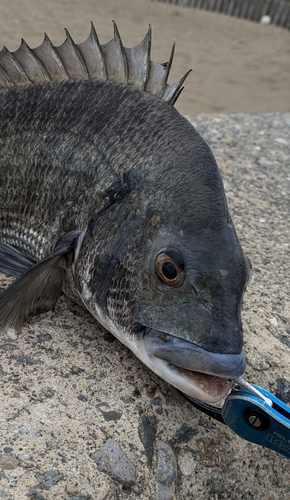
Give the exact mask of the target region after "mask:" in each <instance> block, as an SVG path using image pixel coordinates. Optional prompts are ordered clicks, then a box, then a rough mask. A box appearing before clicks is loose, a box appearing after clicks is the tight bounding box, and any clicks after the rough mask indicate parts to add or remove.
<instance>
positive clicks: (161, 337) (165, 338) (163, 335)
mask: <svg viewBox="0 0 290 500" xmlns="http://www.w3.org/2000/svg"><path fill="white" fill-rule="evenodd" d="M158 338H159V339H160V340H163V342H168V338H167V337H166V335H165V333H161V335H158Z"/></svg>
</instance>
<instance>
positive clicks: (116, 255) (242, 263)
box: [74, 156, 250, 402]
mask: <svg viewBox="0 0 290 500" xmlns="http://www.w3.org/2000/svg"><path fill="white" fill-rule="evenodd" d="M137 184H138V189H132V190H129V191H128V193H127V194H126V196H125V197H124V198H123V199H122V200H117V201H114V203H112V204H111V205H110V206H109V208H108V209H107V210H104V211H103V212H102V213H101V215H98V216H96V217H93V218H92V219H91V221H90V223H89V225H88V228H86V229H85V230H84V231H83V233H82V235H81V236H80V239H79V243H78V247H77V249H76V256H75V263H74V275H75V280H76V284H77V288H78V290H79V293H80V295H81V297H82V300H83V302H84V303H85V305H86V307H87V308H88V309H89V310H90V311H91V313H92V314H93V315H94V316H95V317H96V318H97V319H98V321H99V322H100V323H101V324H103V325H104V326H105V328H107V329H108V330H109V331H111V333H113V334H114V335H115V336H116V337H117V338H118V339H119V340H120V341H121V342H123V343H124V344H125V345H127V346H128V347H129V348H130V349H131V350H132V351H133V352H134V353H135V354H136V355H137V357H139V358H140V359H141V361H143V362H144V363H145V364H146V365H147V366H148V367H149V368H151V369H152V370H153V371H154V372H155V373H157V374H158V375H159V376H160V377H162V378H163V379H165V380H166V381H168V382H169V383H171V384H172V385H173V386H175V387H176V388H178V389H180V390H181V391H182V392H184V393H186V394H188V395H189V396H191V397H194V398H197V399H200V400H203V401H207V402H216V401H219V400H221V399H222V398H223V397H225V395H226V394H227V393H228V391H229V385H228V383H227V379H234V378H237V377H239V376H241V375H242V373H243V372H244V369H245V358H244V355H243V354H242V345H243V335H242V324H241V314H240V311H241V304H242V299H243V294H244V290H245V287H246V284H247V282H248V280H249V275H250V263H249V260H248V259H247V257H245V255H244V253H243V251H242V248H241V246H240V243H239V241H238V238H237V235H236V232H235V228H234V225H233V223H232V220H231V218H230V216H229V212H228V207H227V203H226V198H225V195H224V190H223V185H222V181H221V178H220V174H219V172H218V168H217V166H216V164H215V160H214V159H213V157H211V156H210V158H209V160H208V159H207V160H206V161H204V162H202V161H201V162H200V163H197V161H196V159H195V158H185V159H184V158H177V159H175V160H174V161H168V162H164V164H163V165H162V168H159V169H158V172H157V173H156V172H155V173H154V174H151V175H147V176H146V179H143V180H142V179H140V180H139V182H138V183H137Z"/></svg>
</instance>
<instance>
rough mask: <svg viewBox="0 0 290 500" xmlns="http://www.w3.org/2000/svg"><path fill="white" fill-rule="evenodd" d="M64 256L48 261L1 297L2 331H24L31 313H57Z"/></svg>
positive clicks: (39, 263) (23, 277)
mask: <svg viewBox="0 0 290 500" xmlns="http://www.w3.org/2000/svg"><path fill="white" fill-rule="evenodd" d="M63 259H64V257H63V256H59V255H58V256H56V257H52V258H49V259H48V258H46V259H44V260H43V261H40V262H38V263H37V264H35V265H34V266H33V267H31V268H30V269H29V270H28V271H26V272H25V273H24V274H22V275H21V276H20V277H19V278H17V279H16V280H15V281H14V282H13V283H12V284H11V285H10V286H9V287H8V288H7V289H6V290H5V291H4V292H3V293H2V294H1V295H0V331H2V332H5V331H9V330H13V331H15V332H17V333H19V332H20V331H21V328H22V326H23V323H24V321H25V318H26V317H27V315H28V314H29V313H31V314H37V313H40V312H45V311H49V310H50V309H53V308H54V306H55V304H56V302H57V299H58V297H59V294H60V292H61V287H62V283H63V278H64V272H65V270H64V267H63V265H61V264H63Z"/></svg>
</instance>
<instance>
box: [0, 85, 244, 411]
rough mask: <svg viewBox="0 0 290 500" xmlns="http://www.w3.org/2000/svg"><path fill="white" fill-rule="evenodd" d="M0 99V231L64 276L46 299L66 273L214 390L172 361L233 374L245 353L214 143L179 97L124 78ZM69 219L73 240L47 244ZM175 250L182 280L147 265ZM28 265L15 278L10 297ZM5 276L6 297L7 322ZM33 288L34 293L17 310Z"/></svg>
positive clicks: (111, 319)
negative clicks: (169, 279) (176, 104)
mask: <svg viewBox="0 0 290 500" xmlns="http://www.w3.org/2000/svg"><path fill="white" fill-rule="evenodd" d="M0 109H1V113H0V150H1V155H0V244H1V243H4V244H6V243H7V244H9V245H12V246H14V247H15V248H16V249H18V250H20V251H21V252H22V253H23V254H24V255H26V256H27V257H29V258H30V259H32V260H34V261H35V262H36V261H39V260H41V259H45V260H44V263H43V264H40V265H39V269H42V270H44V274H42V279H45V280H46V279H48V278H46V276H48V274H49V273H51V271H52V270H53V272H54V273H55V276H56V275H57V276H60V278H57V285H56V288H57V289H56V290H55V291H54V292H53V299H52V300H51V304H49V301H48V304H47V307H49V305H53V304H54V303H55V301H56V300H57V297H58V294H59V291H60V288H61V286H62V278H61V276H62V275H63V273H64V276H65V277H64V279H65V284H64V289H65V292H66V294H67V295H68V296H70V297H71V298H72V299H74V300H78V301H81V302H82V303H83V304H84V306H85V307H86V308H87V309H88V310H89V311H90V312H91V313H92V314H93V315H94V316H95V317H96V319H97V320H98V321H99V322H100V323H102V324H103V325H104V326H105V327H106V328H107V329H109V330H110V331H111V332H112V333H113V334H114V335H116V336H117V337H118V338H119V339H120V340H121V341H122V342H123V343H124V344H125V345H127V346H128V347H129V348H130V349H131V350H132V351H133V352H135V354H136V355H137V356H138V357H139V358H140V359H141V360H142V361H143V362H144V363H145V364H147V365H148V366H149V367H150V368H151V369H152V370H154V371H155V372H156V373H157V374H159V375H160V376H161V377H163V378H165V379H166V380H168V381H169V382H170V383H172V384H173V385H175V386H176V387H178V388H180V389H181V390H183V392H185V393H187V394H189V395H191V396H193V397H200V399H204V400H207V401H209V402H210V401H213V400H217V399H220V398H221V397H222V396H221V397H220V394H219V395H218V396H219V397H218V396H217V395H212V394H211V393H210V391H208V393H206V394H205V393H204V392H203V391H202V389H200V388H196V387H195V384H194V382H192V386H191V380H189V379H188V377H187V378H186V377H185V378H186V380H185V378H184V376H183V375H182V374H181V375H180V374H177V375H176V367H180V368H182V369H184V371H186V370H189V371H192V370H196V371H198V372H204V373H206V374H211V375H215V376H216V377H223V378H230V377H232V378H235V377H238V376H240V375H241V374H242V373H243V371H244V367H245V361H244V357H243V354H242V353H241V351H242V326H241V319H240V307H241V301H242V297H243V293H244V289H245V285H246V283H247V280H248V274H249V269H248V263H247V260H246V258H245V256H244V254H243V251H242V249H241V246H240V244H239V241H238V238H237V236H236V233H235V229H234V226H233V224H232V221H231V219H230V217H229V213H228V208H227V203H226V198H225V194H224V190H223V184H222V180H221V177H220V174H219V171H218V167H217V164H216V161H215V159H214V156H213V154H212V152H211V150H210V148H209V146H208V145H207V144H206V143H205V141H204V140H203V139H202V138H201V137H200V135H199V134H198V133H197V131H196V130H195V129H194V127H192V125H191V124H190V123H189V122H188V121H187V120H186V119H185V118H184V117H182V116H181V115H180V114H179V113H178V112H177V111H176V110H175V109H174V108H173V106H171V105H170V104H168V103H167V102H164V101H162V100H160V99H157V98H156V97H154V96H152V95H149V94H148V93H146V92H143V91H140V90H137V89H134V88H132V87H131V86H129V85H127V84H124V83H116V82H111V81H110V82H108V81H97V80H94V79H89V80H84V79H81V80H67V81H61V82H42V83H34V84H28V85H21V86H13V87H2V88H1V87H0ZM71 231H73V233H72V234H73V235H74V239H73V240H72V241H73V243H71V240H70V243H69V244H67V243H66V242H65V243H62V242H61V241H62V240H60V243H59V244H58V246H57V248H56V249H55V250H54V247H55V244H56V242H57V241H58V240H59V238H62V236H63V235H65V234H66V233H69V232H71ZM72 246H73V249H72ZM172 249H173V250H172ZM172 251H174V252H175V253H178V255H180V259H181V260H182V266H181V267H182V273H183V278H182V280H181V282H180V283H178V284H177V285H176V286H171V285H168V284H166V283H165V282H164V281H162V280H161V279H160V277H158V276H157V274H156V271H155V262H156V257H157V256H158V255H159V254H160V253H162V252H163V253H165V254H167V253H168V254H170V252H172ZM72 260H73V262H72ZM0 264H1V262H0ZM57 266H59V269H61V271H60V272H58V271H55V268H56V267H57ZM0 267H1V265H0ZM32 269H33V268H32ZM37 269H38V268H37ZM31 272H32V271H27V273H26V275H24V277H22V278H19V281H18V285H17V284H16V285H14V286H15V287H16V288H17V294H18V295H17V296H18V297H19V295H20V294H21V292H22V293H23V294H25V293H26V290H27V287H28V283H29V279H30V276H32V274H29V273H31ZM41 272H43V271H41ZM37 273H38V271H37V270H36V271H35V276H36V275H37ZM33 276H34V275H33ZM43 276H45V278H43ZM33 279H35V281H37V277H34V278H33ZM51 281H53V279H52V280H51V279H50V280H49V285H47V287H46V289H45V290H46V292H45V293H46V294H48V292H49V288H50V287H52V288H53V283H51ZM12 286H13V285H12ZM35 288H36V289H37V294H38V295H39V294H41V291H40V289H41V286H40V285H39V283H38V287H37V286H36V287H35ZM8 290H9V289H8ZM13 290H14V289H13V288H12V289H11V292H10V299H9V300H8V298H7V299H5V292H4V294H3V297H2V298H1V297H0V307H2V310H1V311H0V327H2V328H3V325H4V326H5V325H6V327H7V325H8V326H9V325H10V323H9V319H7V318H9V312H7V308H8V305H9V304H10V305H11V300H12V302H13V294H14V291H13ZM31 293H32V292H31ZM38 295H37V297H36V299H35V298H33V297H32V296H31V297H30V295H29V293H28V299H27V304H26V309H27V310H25V311H24V312H25V314H26V313H27V312H28V311H29V309H31V310H35V308H37V304H39V297H38ZM7 297H8V295H7ZM29 302H31V303H32V302H33V304H34V305H33V307H31V308H30V305H29ZM44 302H45V301H43V303H41V304H42V306H43V307H40V309H45V308H46V306H45V304H44ZM14 306H15V307H16V304H14V305H13V307H14ZM11 307H12V306H11ZM18 307H19V306H18ZM4 309H5V311H6V313H5V315H4V312H3V311H4ZM23 319H24V313H23V315H21V321H23ZM15 324H17V328H18V323H17V321H15ZM10 326H11V327H13V326H15V325H13V324H12V322H11V325H10ZM158 339H159V340H158ZM160 342H161V344H162V346H161V347H160ZM209 383H210V380H209Z"/></svg>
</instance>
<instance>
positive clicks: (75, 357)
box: [0, 0, 290, 500]
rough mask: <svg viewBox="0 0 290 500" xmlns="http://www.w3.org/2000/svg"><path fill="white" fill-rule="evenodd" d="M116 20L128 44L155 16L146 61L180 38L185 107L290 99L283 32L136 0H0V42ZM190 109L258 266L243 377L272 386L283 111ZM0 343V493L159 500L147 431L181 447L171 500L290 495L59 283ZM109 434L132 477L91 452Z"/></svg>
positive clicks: (285, 246)
mask: <svg viewBox="0 0 290 500" xmlns="http://www.w3.org/2000/svg"><path fill="white" fill-rule="evenodd" d="M113 18H114V19H115V20H116V21H117V22H118V26H119V28H120V31H121V33H122V34H123V38H124V42H125V44H126V45H128V46H132V45H134V44H136V43H138V42H139V40H140V38H141V37H142V36H143V34H144V33H145V32H146V29H147V25H148V23H149V22H151V23H152V25H153V28H154V45H153V56H154V59H155V60H165V59H166V57H167V54H168V51H169V47H170V44H171V42H172V40H173V39H174V38H176V39H177V54H176V61H175V65H174V70H173V76H172V78H173V80H175V79H178V78H179V77H180V76H181V74H182V73H184V72H185V71H186V70H187V69H188V68H189V67H193V68H194V70H195V72H194V74H192V75H191V76H190V77H189V80H188V83H187V85H186V90H185V91H184V95H183V96H182V98H181V100H180V103H179V109H180V110H181V111H182V112H183V113H185V114H187V115H194V114H195V113H202V112H204V113H220V112H224V113H233V112H242V113H247V112H251V113H260V112H266V111H282V112H283V111H290V109H289V108H290V72H289V65H290V57H289V56H290V53H289V50H290V45H289V41H290V33H288V32H286V31H283V30H281V29H279V28H275V27H271V26H260V25H256V24H252V23H250V22H247V21H243V20H235V19H231V18H228V17H223V16H220V15H217V14H212V13H205V12H199V11H193V10H187V9H182V8H176V7H170V6H165V5H161V4H158V3H151V2H149V1H146V0H130V1H129V0H124V1H119V2H118V3H117V2H115V1H112V0H107V1H106V2H104V1H99V2H93V1H92V0H84V1H82V2H75V1H62V2H61V3H59V2H56V0H52V1H50V2H44V1H37V0H31V1H28V0H27V1H21V2H20V0H18V1H16V0H12V1H10V2H6V0H5V1H2V3H1V4H0V26H1V30H0V42H1V43H2V44H5V45H7V46H8V48H9V49H11V50H15V49H16V48H17V46H18V44H19V39H20V37H24V38H25V39H26V40H27V42H28V43H29V44H30V45H31V46H36V45H38V44H39V43H40V42H41V40H42V33H43V32H44V31H46V32H47V33H48V34H49V35H50V36H51V38H52V40H53V42H54V43H55V44H60V43H61V42H62V40H63V34H62V33H63V32H62V28H63V26H66V27H67V28H68V29H69V30H70V31H71V33H72V35H73V36H74V38H75V40H76V41H77V42H80V41H82V40H83V39H84V38H85V37H86V36H87V34H88V31H89V21H90V20H91V19H92V20H93V21H94V22H95V25H96V26H97V28H98V32H99V34H100V38H101V41H102V42H105V41H107V40H109V39H110V38H111V34H112V26H111V19H113ZM191 120H192V122H193V123H194V124H195V125H196V126H197V128H198V129H199V130H200V131H201V133H202V134H203V135H204V137H205V138H206V139H207V140H208V142H209V143H210V145H211V146H212V148H213V149H214V152H215V154H216V157H217V159H218V162H219V166H220V168H221V171H222V175H223V179H224V183H225V188H226V193H227V196H228V200H229V206H230V209H231V213H232V216H233V219H234V221H235V224H236V229H237V232H238V234H239V237H240V239H241V242H242V245H243V247H244V249H245V251H246V252H247V254H248V255H249V257H250V258H251V260H252V262H253V266H254V279H253V283H252V285H251V286H250V287H249V288H248V291H247V293H246V296H245V304H244V310H243V322H244V329H245V354H246V356H247V361H248V364H247V371H246V375H245V376H246V378H247V379H248V380H249V381H251V382H255V383H258V384H261V385H262V384H263V385H264V386H266V387H267V388H268V389H270V390H271V391H272V392H273V393H275V391H276V389H277V381H278V379H279V378H280V379H281V378H284V379H288V381H289V380H290V373H289V372H290V370H289V345H290V322H289V321H290V309H289V293H290V283H289V271H288V270H289V225H288V221H289V191H290V189H289V183H290V178H289V175H290V174H289V172H290V171H289V156H290V150H289V144H290V114H289V113H288V114H277V115H253V116H250V115H242V114H241V115H236V116H232V117H229V116H227V115H217V114H215V115H214V116H212V117H208V116H205V115H198V116H194V117H193V118H191ZM0 278H1V286H3V287H4V286H6V284H7V283H8V280H7V278H6V277H5V276H4V275H3V274H0ZM0 347H1V350H0V353H1V354H0V382H1V385H0V391H1V400H2V403H1V407H0V465H1V464H2V469H1V467H0V498H1V499H2V498H3V499H6V500H25V499H26V498H32V499H33V500H69V499H70V500H72V499H74V500H90V499H91V500H95V499H96V500H115V499H122V500H123V499H128V500H134V499H136V498H138V499H139V498H140V499H141V500H148V499H152V500H153V499H157V500H161V498H162V497H160V496H159V497H158V495H157V494H156V488H157V483H156V471H157V469H158V449H157V448H158V446H156V442H157V440H162V441H163V442H165V443H167V444H169V445H170V446H171V448H172V450H173V452H174V455H175V457H176V460H177V465H178V475H177V483H176V488H175V491H176V493H175V496H172V499H174V498H177V499H178V500H185V499H201V500H203V499H204V500H224V499H232V500H236V499H237V500H263V499H269V500H280V499H281V500H284V499H285V500H287V499H289V498H290V474H289V460H287V459H286V458H283V457H282V456H280V455H277V454H276V453H274V452H272V451H270V450H265V449H263V448H261V447H259V446H257V445H253V444H250V443H247V442H246V441H243V440H241V439H240V438H238V437H237V436H236V435H235V434H234V433H233V432H231V431H230V430H229V429H227V428H226V427H225V426H223V425H222V424H219V423H216V422H215V421H213V420H211V419H210V418H209V417H206V416H205V415H203V414H201V413H200V412H199V411H198V410H195V409H194V408H193V407H191V406H190V405H189V404H188V403H186V402H185V401H184V399H183V398H182V397H181V396H179V394H178V393H177V391H175V390H174V389H173V388H172V387H170V386H169V385H168V384H166V383H165V382H163V381H162V380H160V379H159V378H158V377H157V376H155V375H154V374H152V372H150V371H149V370H147V369H146V368H145V367H144V366H143V365H142V364H141V363H140V362H139V361H138V360H137V359H136V358H135V357H134V356H133V355H132V354H131V353H130V352H129V351H128V350H127V349H126V348H125V347H123V346H122V345H121V344H120V343H119V342H117V341H114V339H113V338H112V337H111V336H109V335H108V334H106V332H105V331H104V330H103V329H102V328H100V327H99V326H98V325H97V324H96V322H95V320H94V319H93V318H91V317H90V316H89V315H88V314H87V313H86V312H85V311H84V310H83V309H81V308H80V307H78V306H75V305H74V304H72V303H70V302H68V301H67V300H66V299H65V297H62V298H61V300H60V301H59V303H58V304H57V307H56V311H55V312H54V313H49V314H47V315H43V316H41V317H40V318H34V319H33V320H32V321H31V322H30V323H29V324H26V326H25V327H24V329H23V333H22V334H21V335H20V336H19V337H18V339H17V340H12V339H9V338H7V337H6V336H2V337H1V344H0ZM144 436H145V437H144ZM109 438H112V439H114V441H115V442H117V443H118V444H119V446H120V447H121V449H122V450H123V451H124V452H125V454H126V456H127V457H128V459H129V460H130V461H131V463H132V464H133V465H134V467H135V469H136V475H137V476H136V482H135V483H134V484H133V486H132V487H126V486H122V485H121V484H120V483H119V482H118V481H113V480H112V479H110V478H109V477H108V476H107V475H106V474H104V473H103V472H100V471H99V470H98V469H97V466H96V464H95V463H94V461H93V460H92V453H94V452H95V451H96V450H97V449H98V448H100V447H101V446H102V445H103V444H104V443H105V442H106V441H107V440H108V439H109ZM3 457H4V458H3ZM167 498H169V497H167Z"/></svg>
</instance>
